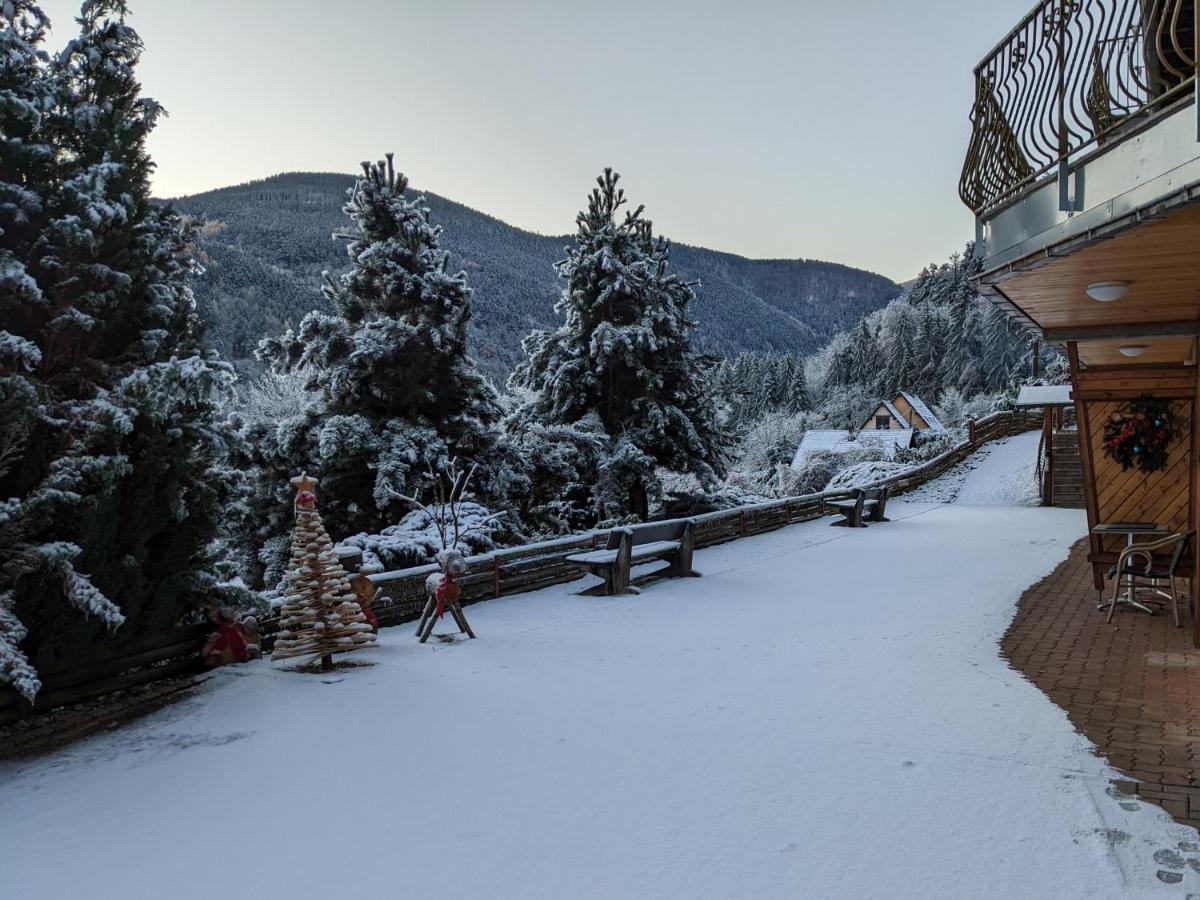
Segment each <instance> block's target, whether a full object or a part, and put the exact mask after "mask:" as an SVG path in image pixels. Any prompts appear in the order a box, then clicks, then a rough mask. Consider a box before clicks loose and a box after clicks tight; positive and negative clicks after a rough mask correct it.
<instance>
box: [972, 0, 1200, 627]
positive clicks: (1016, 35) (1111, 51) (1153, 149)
mask: <svg viewBox="0 0 1200 900" xmlns="http://www.w3.org/2000/svg"><path fill="white" fill-rule="evenodd" d="M1197 6H1198V5H1197V3H1196V2H1195V0H1166V2H1164V3H1157V4H1154V5H1153V8H1151V6H1149V5H1147V4H1141V3H1138V2H1136V0H1072V2H1066V0H1045V2H1042V3H1039V4H1038V5H1037V6H1036V7H1035V8H1034V9H1033V11H1032V12H1031V13H1030V14H1029V15H1028V16H1026V17H1025V18H1024V19H1023V20H1022V21H1021V22H1019V23H1018V24H1017V26H1016V27H1015V28H1014V29H1013V30H1012V31H1011V32H1010V34H1009V35H1008V36H1007V37H1006V38H1005V39H1004V40H1003V41H1002V42H1001V43H1000V44H999V45H998V46H997V47H996V48H995V49H994V50H993V51H992V52H991V53H990V54H989V55H988V56H987V57H986V58H985V59H984V60H983V62H981V63H980V64H979V66H978V67H977V68H976V70H975V81H976V84H975V87H976V89H975V105H974V108H973V110H972V115H971V119H972V122H973V126H974V131H973V135H972V139H971V143H970V147H969V149H968V154H967V159H966V162H965V164H964V167H963V173H962V179H961V181H960V186H959V190H960V195H961V197H962V199H963V201H964V202H965V203H966V204H967V205H968V206H969V207H971V209H972V210H973V211H974V213H975V216H976V253H977V254H978V255H979V256H980V257H981V260H982V271H981V274H980V277H979V286H980V289H981V291H983V292H984V294H985V295H987V296H989V297H990V298H992V299H993V300H994V301H995V302H997V303H999V304H1001V305H1002V307H1004V308H1005V309H1006V310H1007V311H1008V312H1010V313H1011V314H1012V315H1013V316H1015V317H1017V318H1018V319H1019V320H1020V321H1021V322H1022V323H1024V324H1025V325H1026V326H1028V327H1029V329H1030V330H1031V331H1034V332H1037V333H1040V335H1041V336H1042V338H1043V339H1044V340H1046V341H1049V342H1051V343H1057V344H1059V345H1060V346H1063V347H1065V349H1066V352H1067V354H1068V356H1069V359H1070V364H1071V384H1072V391H1071V398H1072V401H1073V403H1074V408H1075V414H1076V418H1077V421H1078V429H1079V430H1078V440H1079V451H1080V456H1081V459H1082V464H1083V473H1084V478H1083V487H1084V495H1085V503H1086V507H1087V513H1088V522H1089V524H1090V525H1091V526H1095V525H1096V524H1100V523H1115V522H1119V523H1126V522H1156V523H1159V524H1162V525H1165V526H1167V527H1169V528H1170V529H1172V530H1174V531H1186V530H1189V529H1195V528H1197V526H1200V504H1198V502H1197V490H1198V488H1200V478H1198V473H1197V456H1196V450H1195V446H1196V442H1197V440H1198V432H1197V428H1198V424H1197V422H1198V418H1197V415H1196V413H1197V410H1196V395H1197V389H1198V386H1200V383H1198V376H1197V372H1198V367H1197V337H1198V335H1200V142H1198V140H1197V139H1198V136H1200V102H1198V101H1197V97H1196V83H1197V71H1198V67H1200V22H1198V21H1197V18H1198V13H1197ZM1106 35H1117V36H1119V37H1118V38H1116V39H1112V38H1108V37H1105V36H1106ZM1134 405H1137V407H1138V408H1140V409H1142V410H1143V411H1145V410H1146V409H1151V410H1154V411H1155V412H1154V413H1153V414H1152V415H1153V416H1154V418H1155V421H1156V422H1157V421H1159V420H1160V418H1161V419H1164V420H1170V421H1171V422H1172V423H1173V425H1174V432H1175V433H1174V435H1173V436H1172V437H1171V439H1170V440H1169V442H1166V443H1165V444H1164V449H1165V462H1164V463H1163V464H1162V465H1161V466H1160V467H1157V468H1153V469H1150V468H1147V467H1145V466H1143V465H1142V464H1141V461H1140V460H1138V461H1137V463H1138V464H1136V465H1132V466H1126V465H1123V464H1122V462H1120V461H1118V459H1116V458H1114V453H1115V452H1116V450H1115V449H1114V447H1115V445H1114V443H1113V441H1114V440H1116V438H1119V434H1117V432H1114V430H1113V429H1114V428H1117V429H1118V431H1119V429H1120V427H1121V423H1122V422H1128V421H1129V420H1130V417H1131V416H1133V415H1135V414H1136V410H1135V409H1134ZM1106 429H1107V434H1106ZM1114 435H1116V436H1115V437H1114ZM1132 452H1135V453H1136V452H1141V450H1140V446H1139V445H1136V444H1135V445H1134V446H1133V448H1132ZM1122 545H1123V541H1122V539H1121V538H1120V537H1117V536H1104V537H1096V536H1093V537H1092V538H1091V547H1090V555H1089V558H1090V561H1091V563H1092V566H1093V573H1094V580H1095V583H1096V585H1097V587H1098V588H1099V587H1100V586H1101V585H1102V584H1103V582H1104V574H1105V572H1106V571H1107V569H1108V568H1109V566H1111V565H1112V563H1113V562H1114V560H1115V559H1116V556H1117V553H1118V552H1119V550H1120V548H1121V546H1122ZM1194 554H1195V542H1194V541H1193V542H1192V547H1191V550H1190V551H1189V554H1188V557H1187V558H1186V561H1185V565H1186V570H1187V572H1188V574H1190V573H1191V570H1192V568H1193V560H1194ZM1191 591H1192V607H1193V615H1192V617H1191V623H1190V627H1191V628H1192V629H1193V639H1194V640H1195V641H1196V643H1197V645H1200V625H1198V624H1197V621H1196V616H1195V609H1196V606H1197V599H1198V592H1200V578H1192V579H1191Z"/></svg>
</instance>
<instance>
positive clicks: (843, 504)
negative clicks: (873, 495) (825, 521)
mask: <svg viewBox="0 0 1200 900" xmlns="http://www.w3.org/2000/svg"><path fill="white" fill-rule="evenodd" d="M825 505H826V506H832V507H833V508H834V509H855V508H856V507H857V506H858V501H857V500H830V501H829V502H828V503H826V504H825ZM862 505H863V509H871V508H872V507H875V506H878V505H879V501H878V500H863V503H862Z"/></svg>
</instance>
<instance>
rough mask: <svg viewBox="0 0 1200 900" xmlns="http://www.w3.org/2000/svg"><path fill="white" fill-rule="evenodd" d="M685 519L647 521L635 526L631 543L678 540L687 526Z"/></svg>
mask: <svg viewBox="0 0 1200 900" xmlns="http://www.w3.org/2000/svg"><path fill="white" fill-rule="evenodd" d="M688 524H689V522H688V520H687V519H676V520H674V521H670V522H648V523H647V524H645V525H637V526H635V527H634V528H633V529H632V531H633V544H634V546H635V547H636V546H637V545H638V544H650V543H653V542H654V541H678V540H680V539H682V538H683V532H684V531H685V530H686V529H687V527H688Z"/></svg>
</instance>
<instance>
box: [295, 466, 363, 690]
mask: <svg viewBox="0 0 1200 900" xmlns="http://www.w3.org/2000/svg"><path fill="white" fill-rule="evenodd" d="M291 485H292V487H294V488H295V489H296V502H295V509H296V527H295V529H294V530H293V531H292V552H291V558H290V560H289V562H288V570H287V574H286V575H285V576H284V579H283V608H282V609H281V610H280V614H279V628H280V631H279V634H278V636H277V637H276V638H275V649H274V650H273V651H272V653H271V659H272V660H282V659H291V658H293V657H297V656H309V657H312V659H313V660H316V659H320V660H321V669H322V671H326V672H328V671H329V670H330V669H332V668H333V654H334V653H346V652H348V651H350V650H361V649H363V648H364V647H373V646H375V632H374V630H373V629H372V628H371V624H370V623H369V622H368V621H367V617H366V614H365V613H364V612H363V610H362V607H361V606H360V605H359V603H358V599H357V597H356V596H355V594H354V590H353V589H352V588H351V587H350V576H349V575H348V574H347V572H346V570H345V569H343V568H342V564H341V563H340V562H339V561H338V558H337V554H336V553H334V552H333V541H331V540H330V539H329V535H328V534H327V533H326V532H325V525H324V524H323V523H322V522H321V514H320V513H319V512H317V498H316V494H315V491H316V489H317V481H316V479H315V478H309V477H308V476H307V475H303V474H302V475H299V476H297V477H296V478H293V479H292V480H291Z"/></svg>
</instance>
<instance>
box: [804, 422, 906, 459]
mask: <svg viewBox="0 0 1200 900" xmlns="http://www.w3.org/2000/svg"><path fill="white" fill-rule="evenodd" d="M912 440H913V432H912V431H911V430H909V429H902V428H889V429H881V430H879V431H869V430H863V431H860V432H859V433H858V439H857V440H851V439H850V432H849V431H845V430H840V429H815V430H813V431H806V432H804V437H802V438H801V439H800V446H799V447H797V448H796V455H795V456H794V457H793V458H792V468H795V469H798V468H800V467H801V466H803V465H804V458H805V456H806V455H807V454H809V453H812V452H814V451H823V452H825V453H851V452H853V451H854V450H862V449H865V445H867V444H875V445H878V447H879V449H880V450H882V451H883V454H884V456H886V457H887V458H888V459H891V458H892V457H893V456H895V455H896V448H897V447H905V448H907V447H911V446H912Z"/></svg>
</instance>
